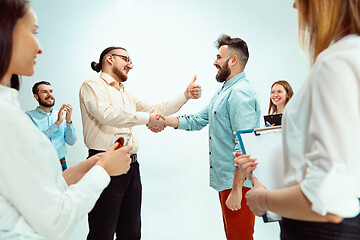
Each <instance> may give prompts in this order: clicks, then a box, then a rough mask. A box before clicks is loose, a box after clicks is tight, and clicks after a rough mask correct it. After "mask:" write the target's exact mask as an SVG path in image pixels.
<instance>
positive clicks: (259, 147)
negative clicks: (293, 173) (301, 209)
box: [236, 126, 284, 223]
mask: <svg viewBox="0 0 360 240" xmlns="http://www.w3.org/2000/svg"><path fill="white" fill-rule="evenodd" d="M236 134H237V137H238V139H239V144H240V148H241V151H242V153H244V154H251V156H252V157H254V158H257V159H258V162H259V164H258V166H257V168H256V169H255V171H254V175H255V176H256V177H257V178H258V179H259V180H260V182H261V183H262V184H263V185H264V186H265V187H266V188H267V189H269V190H275V189H280V188H282V187H283V183H282V179H283V170H284V167H283V161H282V159H283V148H282V133H281V126H274V127H266V128H257V129H248V130H242V131H237V132H236ZM280 220H281V216H279V215H278V214H276V213H273V212H270V211H268V212H267V213H265V214H264V215H263V221H264V222H265V223H268V222H274V221H280Z"/></svg>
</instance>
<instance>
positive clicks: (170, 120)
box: [165, 117, 179, 128]
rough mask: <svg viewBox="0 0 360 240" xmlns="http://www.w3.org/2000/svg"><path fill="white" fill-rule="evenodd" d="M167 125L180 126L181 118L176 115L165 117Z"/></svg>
mask: <svg viewBox="0 0 360 240" xmlns="http://www.w3.org/2000/svg"><path fill="white" fill-rule="evenodd" d="M165 126H167V127H173V128H178V127H179V119H178V118H176V117H166V118H165Z"/></svg>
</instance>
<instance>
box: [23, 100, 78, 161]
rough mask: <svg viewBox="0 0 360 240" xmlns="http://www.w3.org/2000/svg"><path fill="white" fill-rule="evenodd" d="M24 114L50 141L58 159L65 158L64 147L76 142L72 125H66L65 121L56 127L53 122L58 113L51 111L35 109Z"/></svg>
mask: <svg viewBox="0 0 360 240" xmlns="http://www.w3.org/2000/svg"><path fill="white" fill-rule="evenodd" d="M26 114H27V115H28V116H29V117H30V118H31V120H32V121H33V122H34V123H35V125H36V126H37V127H38V128H39V129H40V130H41V131H42V132H43V133H45V135H46V136H47V137H48V138H49V139H50V141H51V143H52V144H53V145H54V147H55V148H56V151H57V153H58V156H59V159H62V158H64V157H65V156H66V152H67V150H66V145H65V143H67V144H69V145H74V144H75V143H76V140H77V136H76V132H75V128H74V126H73V124H72V123H71V124H67V123H66V122H65V120H63V121H62V123H61V124H60V125H59V126H57V125H56V124H55V122H56V121H57V119H58V111H56V110H54V109H53V110H52V111H51V113H46V112H44V111H43V110H41V109H40V108H39V107H37V108H36V109H34V110H31V111H27V112H26Z"/></svg>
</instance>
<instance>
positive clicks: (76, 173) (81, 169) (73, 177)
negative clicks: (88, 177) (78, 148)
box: [63, 158, 97, 186]
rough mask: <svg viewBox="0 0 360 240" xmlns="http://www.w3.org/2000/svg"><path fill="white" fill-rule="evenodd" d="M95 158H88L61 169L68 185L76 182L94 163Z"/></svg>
mask: <svg viewBox="0 0 360 240" xmlns="http://www.w3.org/2000/svg"><path fill="white" fill-rule="evenodd" d="M96 162H97V159H95V158H89V159H86V160H84V161H82V162H80V163H78V164H76V165H75V166H72V167H70V168H68V169H66V170H65V171H63V177H64V179H65V181H66V183H67V185H68V186H70V185H72V184H75V183H77V182H78V181H80V179H81V178H82V177H83V176H84V175H85V174H86V173H87V172H88V171H89V170H90V169H91V168H92V167H93V166H94V165H95V164H96Z"/></svg>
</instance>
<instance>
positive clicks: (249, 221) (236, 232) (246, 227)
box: [219, 187, 255, 240]
mask: <svg viewBox="0 0 360 240" xmlns="http://www.w3.org/2000/svg"><path fill="white" fill-rule="evenodd" d="M249 190H250V188H247V187H243V188H242V200H241V209H240V210H237V211H231V210H230V209H229V208H228V207H227V206H226V204H225V202H226V200H227V198H228V196H229V194H230V192H231V189H227V190H224V191H221V192H219V198H220V204H221V210H222V215H223V221H224V229H225V235H226V239H228V240H252V239H253V234H254V225H255V216H254V214H253V213H252V212H251V211H250V209H249V207H248V205H247V204H246V198H245V194H246V193H247V191H249Z"/></svg>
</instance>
